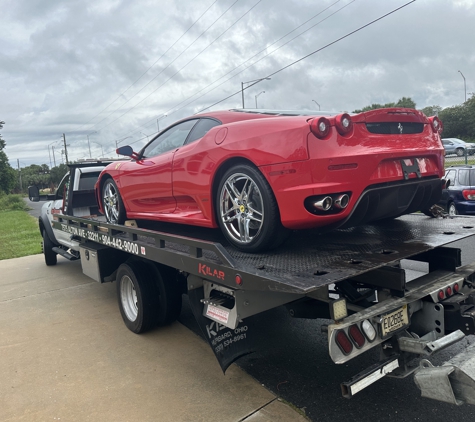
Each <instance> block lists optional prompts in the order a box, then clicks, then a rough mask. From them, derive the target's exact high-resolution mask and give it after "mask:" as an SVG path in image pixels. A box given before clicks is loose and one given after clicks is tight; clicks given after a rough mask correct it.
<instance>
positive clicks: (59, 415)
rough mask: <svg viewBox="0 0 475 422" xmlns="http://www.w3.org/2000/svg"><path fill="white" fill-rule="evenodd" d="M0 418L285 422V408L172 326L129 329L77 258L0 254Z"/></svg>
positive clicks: (107, 290)
mask: <svg viewBox="0 0 475 422" xmlns="http://www.w3.org/2000/svg"><path fill="white" fill-rule="evenodd" d="M0 274H1V279H0V380H1V382H0V421H18V420H22V421H35V422H36V421H54V420H57V421H59V420H61V421H114V422H117V421H190V422H191V421H193V422H197V421H206V422H212V421H246V422H262V421H286V422H292V421H295V422H304V421H305V420H306V418H304V417H303V416H301V415H300V414H299V413H297V412H296V411H295V410H293V409H292V408H291V407H289V406H287V405H286V404H284V403H283V402H281V401H279V400H278V399H277V397H276V396H275V395H274V394H272V393H271V392H269V391H268V390H266V389H265V388H263V387H262V386H261V385H260V384H259V383H258V382H257V381H255V380H254V379H253V378H251V377H250V376H249V375H247V374H246V373H245V372H244V371H242V370H241V369H239V368H238V367H237V366H236V365H232V366H231V367H230V368H229V370H228V371H227V373H226V375H223V374H222V372H221V370H220V368H219V365H218V363H217V361H216V360H215V358H214V356H213V353H212V352H211V350H210V349H209V347H208V345H207V344H206V343H205V342H204V341H203V340H201V339H200V338H199V337H197V336H196V335H195V334H194V333H192V332H191V331H189V330H188V329H187V328H185V327H184V326H183V325H181V324H179V323H175V324H173V325H171V326H169V327H165V328H162V329H158V330H156V331H153V332H150V333H147V334H145V335H136V334H133V333H132V332H130V331H129V330H127V328H126V327H125V325H124V324H123V322H122V319H121V317H120V313H119V310H118V306H117V303H116V294H115V284H104V285H100V284H98V283H96V282H94V281H92V280H91V279H89V278H87V277H86V276H84V275H83V274H82V272H81V267H80V263H79V262H67V261H65V260H62V259H60V260H58V265H56V266H55V267H47V266H46V265H45V264H44V260H43V256H42V255H35V256H29V257H24V258H17V259H11V260H5V261H0Z"/></svg>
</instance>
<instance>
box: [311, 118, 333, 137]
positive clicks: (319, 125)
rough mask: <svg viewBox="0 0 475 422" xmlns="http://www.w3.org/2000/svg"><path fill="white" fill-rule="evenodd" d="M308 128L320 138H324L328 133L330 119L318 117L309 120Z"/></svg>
mask: <svg viewBox="0 0 475 422" xmlns="http://www.w3.org/2000/svg"><path fill="white" fill-rule="evenodd" d="M310 130H311V131H312V133H313V134H314V135H315V136H316V137H317V138H320V139H323V138H325V137H326V136H327V135H328V134H329V133H330V121H329V120H328V119H327V118H326V117H319V118H318V119H313V120H312V121H311V122H310Z"/></svg>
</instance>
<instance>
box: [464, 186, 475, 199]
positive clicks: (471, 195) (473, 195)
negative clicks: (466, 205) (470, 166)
mask: <svg viewBox="0 0 475 422" xmlns="http://www.w3.org/2000/svg"><path fill="white" fill-rule="evenodd" d="M462 195H463V197H464V198H465V199H466V200H467V201H473V200H475V190H473V189H464V190H463V191H462Z"/></svg>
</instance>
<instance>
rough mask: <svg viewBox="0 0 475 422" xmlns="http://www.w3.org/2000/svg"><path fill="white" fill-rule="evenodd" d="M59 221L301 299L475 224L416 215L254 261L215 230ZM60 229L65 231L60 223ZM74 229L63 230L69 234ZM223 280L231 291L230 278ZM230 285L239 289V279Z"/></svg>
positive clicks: (297, 236)
mask: <svg viewBox="0 0 475 422" xmlns="http://www.w3.org/2000/svg"><path fill="white" fill-rule="evenodd" d="M60 218H61V221H62V222H63V223H64V222H65V221H68V222H69V223H70V225H72V226H73V227H74V225H77V226H78V227H82V228H87V227H89V228H90V230H91V231H92V232H99V233H100V232H101V229H102V230H105V229H107V233H108V234H111V235H113V236H115V237H116V238H123V239H124V240H125V239H132V238H133V239H136V242H137V243H138V244H139V246H144V247H146V248H147V250H148V251H147V255H146V256H147V258H149V259H154V260H157V261H158V262H161V263H165V264H167V265H172V264H176V263H177V264H179V265H178V267H179V269H181V270H182V271H187V272H190V273H196V274H197V275H200V272H199V271H198V267H197V265H196V262H195V265H192V266H190V267H188V266H187V265H186V264H185V261H184V256H190V257H192V260H193V261H200V262H208V263H210V265H215V266H216V268H217V269H218V271H219V270H222V271H224V269H225V268H227V269H232V270H233V272H240V274H241V276H244V275H245V274H246V275H248V276H249V277H252V279H253V281H254V283H253V284H252V285H246V289H253V290H271V291H282V292H288V293H290V292H292V293H297V294H308V293H310V292H312V291H313V290H315V289H317V288H319V287H321V286H326V285H329V284H332V283H335V282H338V281H342V280H345V279H348V278H351V277H355V276H358V275H361V274H364V273H366V272H368V271H371V270H374V269H377V268H380V267H383V266H386V265H389V264H391V263H392V262H395V261H399V260H401V259H410V258H411V257H414V256H417V255H419V254H421V253H424V252H427V251H430V250H433V249H435V248H438V247H441V246H445V245H447V244H448V243H451V242H454V241H457V240H460V239H463V238H466V237H470V236H473V235H475V221H474V219H473V218H471V217H462V216H458V217H456V218H453V219H452V218H444V219H443V218H439V219H434V218H430V217H427V216H425V215H422V214H412V215H406V216H403V217H400V218H398V219H394V220H390V221H384V222H381V223H379V224H372V225H364V226H359V227H353V228H349V229H344V230H334V231H331V232H328V233H318V232H316V231H311V230H308V231H299V232H295V233H293V235H292V236H291V238H289V239H288V241H287V242H286V243H285V244H284V245H282V246H281V247H280V248H278V249H277V250H275V251H271V252H267V253H261V254H249V253H243V252H240V251H237V250H236V249H234V248H233V247H231V246H226V245H225V243H224V241H223V240H224V239H222V238H221V237H220V235H219V233H217V231H215V230H209V229H198V228H195V227H193V228H190V227H188V226H182V225H177V224H156V225H155V226H154V227H155V228H158V229H159V230H160V231H153V230H149V229H137V228H132V227H124V226H114V225H110V224H107V223H103V222H100V221H94V220H88V219H80V218H71V217H67V216H60ZM55 224H56V225H57V226H56V227H57V228H61V227H60V225H59V224H60V223H55ZM148 226H149V227H151V225H148ZM69 227H71V226H67V227H66V229H65V231H68V230H70V228H69ZM119 227H120V229H119ZM190 236H194V237H190ZM217 241H222V242H223V243H217ZM161 242H162V244H161ZM99 243H104V242H99ZM108 246H114V245H111V244H108ZM190 248H191V249H193V250H194V249H198V250H200V249H201V251H202V252H200V254H199V256H193V254H190ZM160 252H162V254H161V253H160ZM164 252H168V253H166V254H164ZM173 252H177V253H178V254H176V255H177V257H176V259H173ZM161 255H163V257H161ZM170 256H172V258H171V259H172V262H170ZM175 261H176V262H175ZM180 264H181V265H180ZM220 281H221V282H225V284H227V283H226V281H227V278H225V279H221V280H220ZM231 284H232V286H233V287H235V288H239V286H236V284H235V282H234V278H233V279H232V280H231Z"/></svg>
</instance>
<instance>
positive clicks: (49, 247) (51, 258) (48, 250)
mask: <svg viewBox="0 0 475 422" xmlns="http://www.w3.org/2000/svg"><path fill="white" fill-rule="evenodd" d="M41 247H42V249H43V254H44V256H45V263H46V265H56V263H57V262H58V256H57V254H56V252H54V251H53V248H54V244H53V242H52V241H51V239H50V238H49V236H48V233H46V230H43V241H42V245H41Z"/></svg>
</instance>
